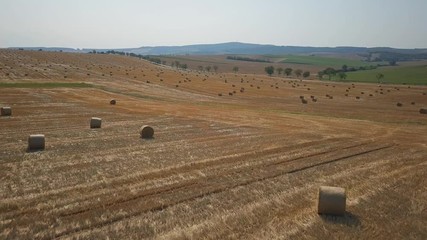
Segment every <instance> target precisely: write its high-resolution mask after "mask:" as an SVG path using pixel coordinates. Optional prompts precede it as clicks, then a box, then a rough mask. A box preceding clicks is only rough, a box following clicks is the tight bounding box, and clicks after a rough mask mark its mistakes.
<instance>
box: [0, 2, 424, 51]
mask: <svg viewBox="0 0 427 240" xmlns="http://www.w3.org/2000/svg"><path fill="white" fill-rule="evenodd" d="M234 41H239V42H249V43H263V44H275V45H298V46H367V47H374V46H387V47H401V48H427V0H357V1H347V0H151V1H149V0H139V1H138V0H116V1H113V0H0V47H11V46H13V47H16V46H32V47H38V46H61V47H74V48H124V47H140V46H158V45H187V44H198V43H220V42H234Z"/></svg>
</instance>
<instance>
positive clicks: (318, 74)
mask: <svg viewBox="0 0 427 240" xmlns="http://www.w3.org/2000/svg"><path fill="white" fill-rule="evenodd" d="M323 75H325V73H324V72H323V71H320V72H318V73H317V77H318V78H319V80H322V79H323Z"/></svg>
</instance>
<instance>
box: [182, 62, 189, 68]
mask: <svg viewBox="0 0 427 240" xmlns="http://www.w3.org/2000/svg"><path fill="white" fill-rule="evenodd" d="M180 67H181V68H182V69H187V68H188V66H187V64H186V63H184V64H181V65H180Z"/></svg>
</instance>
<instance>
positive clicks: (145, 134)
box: [139, 125, 154, 138]
mask: <svg viewBox="0 0 427 240" xmlns="http://www.w3.org/2000/svg"><path fill="white" fill-rule="evenodd" d="M139 134H140V135H141V138H152V137H153V135H154V129H153V128H152V127H150V126H148V125H144V126H142V127H141V128H140V129H139Z"/></svg>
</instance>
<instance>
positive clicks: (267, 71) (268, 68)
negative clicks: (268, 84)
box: [264, 66, 274, 77]
mask: <svg viewBox="0 0 427 240" xmlns="http://www.w3.org/2000/svg"><path fill="white" fill-rule="evenodd" d="M264 71H265V72H266V73H267V74H268V76H270V77H271V75H272V74H273V73H274V67H273V66H268V67H265V69H264Z"/></svg>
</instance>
